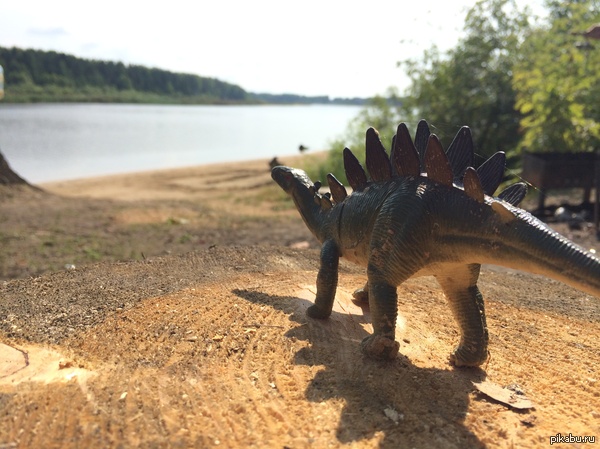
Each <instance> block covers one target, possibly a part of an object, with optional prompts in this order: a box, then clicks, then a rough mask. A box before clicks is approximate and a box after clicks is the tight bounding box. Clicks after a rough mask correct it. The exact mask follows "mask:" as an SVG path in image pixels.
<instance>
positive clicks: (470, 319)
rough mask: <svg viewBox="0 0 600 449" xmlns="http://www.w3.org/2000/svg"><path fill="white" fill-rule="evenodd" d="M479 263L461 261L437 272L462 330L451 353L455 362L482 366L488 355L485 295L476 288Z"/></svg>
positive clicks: (452, 360)
mask: <svg viewBox="0 0 600 449" xmlns="http://www.w3.org/2000/svg"><path fill="white" fill-rule="evenodd" d="M480 267H481V266H480V265H478V264H471V265H462V266H457V267H453V268H451V269H449V270H446V271H444V273H443V274H441V275H438V276H436V279H437V280H438V282H439V284H440V286H441V287H442V289H443V290H444V293H445V294H446V298H447V299H448V302H449V303H450V308H451V310H452V314H453V315H454V318H455V319H456V321H457V322H458V325H459V326H460V331H461V337H460V343H459V344H458V346H457V348H456V349H455V350H454V352H453V353H452V354H451V355H450V361H451V362H452V363H454V364H455V365H456V366H479V365H481V364H482V363H484V362H485V361H486V360H487V358H488V331H487V326H486V322H485V310H484V303H483V296H482V295H481V292H480V291H479V288H477V279H478V278H479V269H480Z"/></svg>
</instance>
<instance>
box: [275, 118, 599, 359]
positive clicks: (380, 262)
mask: <svg viewBox="0 0 600 449" xmlns="http://www.w3.org/2000/svg"><path fill="white" fill-rule="evenodd" d="M392 147H393V148H392V153H391V156H390V157H388V156H387V153H386V152H385V149H384V148H383V146H382V145H381V142H380V141H379V138H378V136H377V133H376V132H375V131H374V130H373V129H369V131H367V167H368V169H369V172H370V175H371V180H368V179H367V177H366V174H365V172H364V170H363V169H362V167H361V166H360V164H359V163H358V161H357V160H356V159H355V158H354V156H353V155H352V153H351V152H350V151H349V150H347V149H346V150H345V153H344V159H345V167H346V174H347V178H348V180H349V182H350V184H351V186H352V187H353V190H354V191H353V193H352V194H350V195H347V194H346V190H345V188H344V187H343V186H342V185H341V184H340V183H339V182H338V181H337V180H336V179H335V178H334V177H333V176H332V175H329V176H328V181H329V185H330V188H331V193H332V194H333V200H334V201H333V202H332V201H331V200H330V197H329V196H327V194H326V195H321V194H320V193H319V192H318V190H319V187H320V185H319V184H318V183H317V185H315V184H313V183H312V181H311V180H310V179H309V178H308V176H307V175H306V174H305V173H304V172H302V171H301V170H297V169H293V168H289V167H281V166H280V167H275V168H273V170H272V177H273V178H274V179H275V181H276V182H277V183H278V184H279V185H280V186H281V187H282V188H283V189H284V190H285V191H286V192H287V193H288V194H290V195H291V196H292V198H293V200H294V202H295V204H296V207H297V208H298V210H299V212H300V214H301V216H302V218H303V219H304V221H305V223H306V224H307V226H308V227H309V229H310V230H311V231H312V233H313V234H314V235H315V237H316V238H317V239H318V240H319V241H320V242H321V244H322V249H321V266H320V269H319V273H318V276H317V295H316V299H315V304H314V305H313V306H311V307H310V308H309V309H308V312H307V313H308V315H309V316H311V317H313V318H321V319H323V318H327V317H328V316H329V315H330V314H331V310H332V307H333V301H334V298H335V291H336V287H337V270H338V261H339V258H340V257H344V258H345V259H347V260H349V261H351V262H355V263H357V264H359V265H362V266H365V267H366V268H367V279H368V280H367V284H366V285H365V287H364V288H362V289H359V290H357V291H356V292H355V298H356V299H357V300H368V301H369V306H370V309H371V315H372V319H373V329H374V333H373V335H371V336H370V337H367V338H366V339H365V340H364V341H363V343H362V347H363V351H365V352H366V353H367V354H368V355H371V356H374V357H379V358H381V357H383V358H392V357H394V356H395V355H396V354H397V352H398V349H399V344H398V343H397V342H396V341H395V326H396V318H397V299H398V298H397V293H396V288H397V286H398V285H400V284H401V283H403V282H404V281H406V280H407V279H409V278H411V277H414V276H422V275H433V276H435V278H436V279H437V281H438V283H439V284H440V286H441V287H442V289H443V291H444V293H445V295H446V297H447V299H448V301H449V304H450V307H451V309H452V312H453V315H454V317H455V318H456V320H457V322H458V324H459V326H460V329H461V341H460V343H459V345H458V347H457V348H456V350H455V351H454V353H453V354H452V355H451V360H452V361H453V362H454V363H455V364H456V365H459V366H460V365H480V364H481V363H483V362H484V361H485V360H486V359H487V357H488V347H487V346H488V333H487V327H486V322H485V311H484V302H483V297H482V295H481V293H480V292H479V289H478V287H477V280H478V277H479V270H480V264H481V263H489V264H495V265H502V266H506V267H510V268H515V269H520V270H525V271H529V272H532V273H538V274H543V275H546V276H549V277H552V278H555V279H558V280H560V281H563V282H565V283H566V284H568V285H571V286H573V287H575V288H578V289H580V290H583V291H585V292H587V293H590V294H592V295H595V296H598V297H600V261H599V260H598V259H597V258H596V257H595V256H594V255H592V254H591V253H589V252H586V251H585V250H583V249H581V248H580V247H578V246H577V245H575V244H574V243H572V242H570V241H569V240H567V239H566V238H565V237H562V236H561V235H560V234H558V233H556V232H554V231H552V230H551V229H549V228H548V227H547V226H546V225H545V224H544V223H542V222H541V221H539V220H537V219H536V218H535V217H533V216H532V215H530V214H529V213H527V212H526V211H524V210H522V209H519V208H518V207H515V204H518V203H519V202H520V200H521V199H522V198H523V196H524V194H525V186H524V185H522V184H517V185H515V186H511V187H509V188H508V189H506V190H505V191H504V192H502V193H501V194H500V195H499V198H494V197H492V196H491V194H492V193H493V190H495V189H496V188H497V185H498V184H499V182H500V180H501V179H502V175H503V170H504V157H503V154H499V155H495V156H493V157H492V158H490V160H489V161H488V162H487V163H484V164H483V165H482V166H481V167H480V168H479V169H478V170H477V171H476V170H474V169H473V168H471V167H470V165H472V154H473V150H472V140H471V136H470V132H469V130H468V128H466V127H465V128H463V129H461V131H460V132H459V135H457V137H456V138H455V141H454V142H453V143H452V144H451V146H450V148H449V149H448V151H447V152H446V153H444V152H443V150H442V148H441V145H440V144H439V140H437V137H435V135H430V134H429V129H428V127H427V125H426V123H425V122H421V123H420V124H419V128H418V130H417V135H416V137H415V143H414V144H413V142H412V140H411V139H410V136H409V135H408V131H407V130H406V127H405V125H403V124H401V125H400V126H399V128H398V134H397V135H396V136H395V138H394V141H393V144H392ZM425 172H427V174H426V173H425Z"/></svg>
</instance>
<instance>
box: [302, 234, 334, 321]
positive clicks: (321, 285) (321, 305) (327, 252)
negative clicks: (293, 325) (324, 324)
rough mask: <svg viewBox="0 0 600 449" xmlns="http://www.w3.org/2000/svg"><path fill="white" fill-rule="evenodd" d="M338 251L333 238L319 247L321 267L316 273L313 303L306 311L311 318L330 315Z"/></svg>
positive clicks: (322, 317) (321, 317)
mask: <svg viewBox="0 0 600 449" xmlns="http://www.w3.org/2000/svg"><path fill="white" fill-rule="evenodd" d="M339 261H340V251H339V249H338V247H337V245H336V244H335V242H334V241H333V240H326V241H325V243H323V246H322V247H321V267H320V268H319V274H318V275H317V297H316V298H315V304H314V305H312V306H310V307H309V308H308V310H307V311H306V313H307V315H308V316H309V317H311V318H319V319H324V318H328V317H329V315H331V310H332V309H333V301H334V299H335V291H336V289H337V283H338V265H339Z"/></svg>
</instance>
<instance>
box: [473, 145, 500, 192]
mask: <svg viewBox="0 0 600 449" xmlns="http://www.w3.org/2000/svg"><path fill="white" fill-rule="evenodd" d="M505 164H506V155H505V154H504V152H503V151H498V152H497V153H495V154H494V155H492V157H490V158H489V159H488V160H487V161H485V162H484V163H483V164H481V165H480V166H479V168H478V169H477V174H478V175H479V179H480V180H481V185H482V186H483V191H484V192H485V193H486V194H487V195H493V194H494V192H495V191H496V189H497V188H498V186H499V185H500V183H501V182H502V178H503V177H504V166H505Z"/></svg>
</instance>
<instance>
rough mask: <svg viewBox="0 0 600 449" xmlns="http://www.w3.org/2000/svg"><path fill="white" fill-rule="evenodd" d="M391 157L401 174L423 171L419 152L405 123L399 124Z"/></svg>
mask: <svg viewBox="0 0 600 449" xmlns="http://www.w3.org/2000/svg"><path fill="white" fill-rule="evenodd" d="M390 158H391V160H392V165H393V166H394V167H395V169H396V171H397V172H398V174H399V175H400V176H419V174H420V172H421V163H420V161H419V153H417V149H416V148H415V144H414V143H413V141H412V139H411V137H410V133H409V131H408V128H407V127H406V124H405V123H400V124H399V125H398V130H397V132H396V136H395V138H394V141H393V144H392V155H391V157H390Z"/></svg>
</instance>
